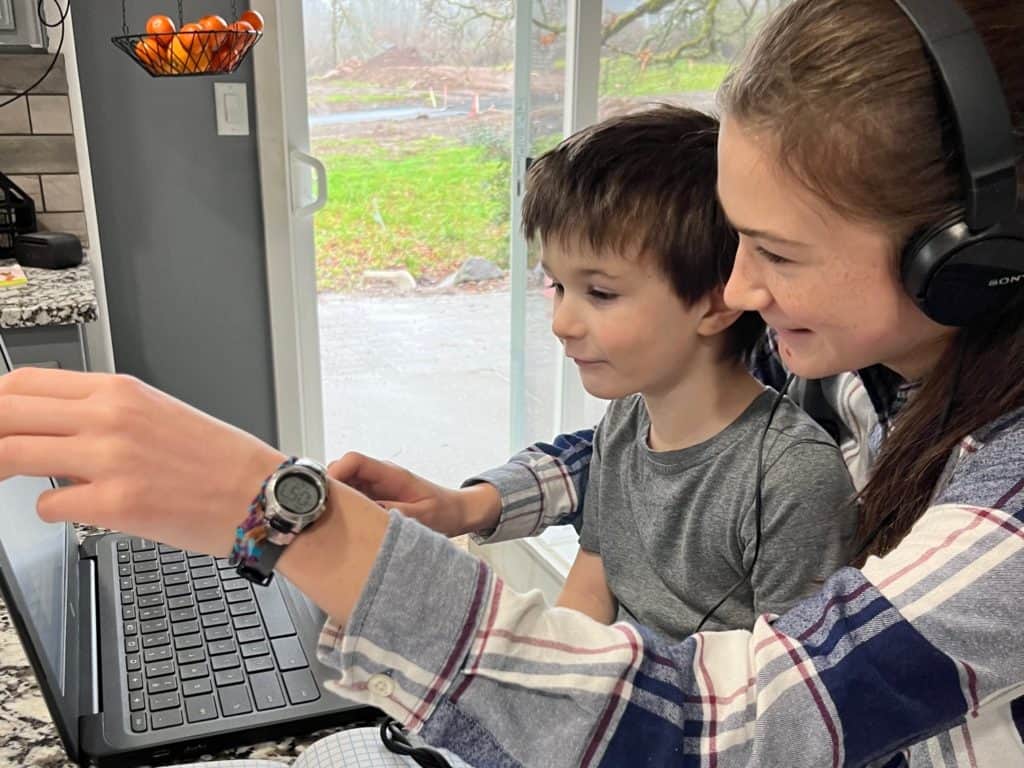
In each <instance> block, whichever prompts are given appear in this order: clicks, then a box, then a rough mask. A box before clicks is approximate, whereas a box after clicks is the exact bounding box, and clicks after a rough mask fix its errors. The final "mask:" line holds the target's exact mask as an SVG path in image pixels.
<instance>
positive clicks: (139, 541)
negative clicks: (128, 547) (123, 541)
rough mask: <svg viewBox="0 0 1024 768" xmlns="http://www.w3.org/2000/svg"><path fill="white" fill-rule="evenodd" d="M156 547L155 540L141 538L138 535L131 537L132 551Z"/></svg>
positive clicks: (142, 550)
mask: <svg viewBox="0 0 1024 768" xmlns="http://www.w3.org/2000/svg"><path fill="white" fill-rule="evenodd" d="M153 549H156V542H155V541H150V540H149V539H143V538H140V537H138V536H133V537H132V552H148V551H150V550H153Z"/></svg>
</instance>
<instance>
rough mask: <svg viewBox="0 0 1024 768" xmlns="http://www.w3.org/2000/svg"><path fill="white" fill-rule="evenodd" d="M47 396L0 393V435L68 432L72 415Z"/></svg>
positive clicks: (72, 419) (62, 433)
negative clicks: (1, 394) (4, 394)
mask: <svg viewBox="0 0 1024 768" xmlns="http://www.w3.org/2000/svg"><path fill="white" fill-rule="evenodd" d="M55 405H56V403H55V402H54V400H53V398H50V397H32V396H29V395H7V396H3V397H0V437H4V436H7V435H72V434H74V433H75V432H76V429H75V427H74V418H71V414H69V412H68V410H67V404H65V405H64V406H63V407H62V408H56V407H54V406H55Z"/></svg>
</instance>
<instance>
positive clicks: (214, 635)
mask: <svg viewBox="0 0 1024 768" xmlns="http://www.w3.org/2000/svg"><path fill="white" fill-rule="evenodd" d="M204 634H205V635H206V642H208V643H212V642H214V641H216V640H227V639H228V638H229V637H231V627H210V629H208V630H206V632H205V633H204Z"/></svg>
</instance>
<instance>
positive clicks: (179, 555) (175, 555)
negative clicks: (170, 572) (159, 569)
mask: <svg viewBox="0 0 1024 768" xmlns="http://www.w3.org/2000/svg"><path fill="white" fill-rule="evenodd" d="M183 562H185V553H184V552H167V553H165V554H162V555H160V563H161V564H165V563H183Z"/></svg>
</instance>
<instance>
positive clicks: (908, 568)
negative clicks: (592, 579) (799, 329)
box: [320, 358, 1024, 768]
mask: <svg viewBox="0 0 1024 768" xmlns="http://www.w3.org/2000/svg"><path fill="white" fill-rule="evenodd" d="M772 359H775V358H772ZM755 363H756V361H755ZM771 367H772V366H769V369H760V370H759V373H760V374H761V377H762V379H763V380H765V381H768V382H769V383H776V384H777V383H778V382H779V378H778V377H779V375H784V373H785V372H784V371H781V369H780V368H779V367H778V365H777V363H776V364H774V368H775V369H776V370H775V371H772V370H770V368H771ZM795 384H796V386H795V387H794V388H793V396H794V399H796V400H797V401H798V402H801V403H802V404H805V407H808V409H809V410H810V411H811V412H812V415H816V416H819V421H822V422H823V423H825V424H826V428H828V427H829V425H831V427H832V431H833V434H834V435H835V436H836V437H837V439H838V440H839V442H840V445H841V447H842V448H843V452H844V456H846V458H847V462H848V463H849V464H850V467H851V471H852V472H853V474H854V476H855V478H859V479H861V480H862V481H863V479H864V478H866V475H867V468H868V467H869V466H870V463H871V459H872V458H873V455H874V453H875V451H877V446H878V445H879V444H880V443H881V440H882V439H883V438H884V434H885V431H886V430H887V428H888V426H889V424H890V423H891V420H892V418H893V416H894V415H895V413H896V412H898V409H899V407H900V405H901V404H902V403H903V402H905V400H906V398H907V397H908V396H909V395H910V394H911V392H912V387H907V386H905V385H902V384H901V383H900V382H899V381H896V380H894V379H893V377H892V376H891V374H888V373H887V372H886V371H885V370H884V369H869V370H868V371H861V372H858V373H856V374H846V375H843V376H838V377H835V378H834V379H829V380H823V381H820V382H795ZM590 439H591V436H590V435H589V434H588V433H586V432H583V433H577V434H575V435H570V436H563V437H561V438H559V439H558V440H556V441H555V442H554V443H553V444H551V445H546V446H534V447H532V448H531V449H529V450H527V451H524V452H522V453H520V454H518V455H517V456H516V457H513V459H512V461H510V463H509V464H507V465H506V466H504V467H502V468H500V469H498V470H496V471H494V472H490V473H485V474H483V475H481V476H480V478H479V479H485V480H487V481H488V482H493V483H494V484H495V485H496V486H497V487H498V489H499V490H500V491H501V493H502V497H503V502H504V507H505V508H504V513H503V518H502V521H501V523H500V524H499V526H498V528H497V529H496V530H495V532H494V533H493V538H499V537H505V538H508V537H510V536H512V535H529V534H531V533H535V532H536V531H538V530H540V529H541V528H543V527H544V526H545V525H549V524H556V523H563V522H566V521H568V520H571V519H572V517H573V516H574V515H575V514H576V511H577V510H578V509H579V507H580V506H581V504H580V502H581V501H582V497H583V493H584V491H585V486H586V470H587V462H588V459H589V440H590ZM1022 577H1024V413H1014V414H1008V415H1007V416H1006V417H1004V418H1003V419H1001V420H1000V421H999V422H997V423H996V424H993V425H991V426H990V427H989V428H988V429H986V430H985V431H984V433H983V434H979V435H976V436H974V437H972V438H968V439H967V440H965V441H963V443H962V444H961V446H960V448H959V449H958V451H957V455H956V456H954V457H952V459H951V463H950V468H949V471H948V472H947V475H946V477H945V480H944V487H943V488H942V489H940V491H939V492H938V493H937V494H936V497H935V499H934V501H933V504H932V506H931V507H930V508H929V509H928V510H927V511H926V512H925V514H924V515H923V516H922V517H921V519H920V520H919V521H918V523H917V524H916V525H915V526H914V528H913V529H912V531H911V532H910V534H909V535H908V536H907V537H906V538H905V539H904V540H903V542H902V543H901V544H900V545H899V546H898V547H897V548H896V549H895V550H894V551H893V552H891V553H890V554H888V555H887V556H886V557H885V558H882V559H879V558H871V559H870V560H869V561H868V563H867V564H866V566H865V567H864V568H863V569H862V570H856V569H852V568H844V569H842V570H840V571H839V572H838V573H836V574H835V575H834V576H833V577H832V578H831V579H829V580H828V581H827V582H826V584H825V585H824V587H823V589H822V590H821V591H820V592H819V594H818V595H816V596H814V597H812V598H809V599H807V600H805V601H803V602H801V603H799V604H798V605H797V606H796V607H794V608H793V609H792V610H791V611H789V612H788V613H786V614H785V615H784V616H782V617H774V616H770V615H766V616H762V617H761V618H760V619H759V620H758V621H757V623H756V624H755V626H754V628H753V629H752V631H741V630H736V631H731V632H720V633H708V632H703V633H699V634H697V635H693V636H691V637H689V638H687V639H685V640H684V641H682V642H677V643H672V642H669V641H666V640H664V639H662V638H660V637H657V636H655V635H653V634H652V633H650V632H647V631H646V630H644V629H643V628H636V627H633V626H631V625H628V624H624V623H620V624H614V625H611V626H605V625H602V624H599V623H597V622H594V621H592V620H590V619H588V618H587V617H585V616H583V615H581V614H578V613H575V612H572V611H568V610H564V609H558V608H550V607H548V606H547V605H545V603H544V601H543V599H542V598H541V596H540V594H539V593H530V594H527V595H519V594H516V593H514V592H512V591H511V590H509V589H507V588H506V587H505V586H504V584H503V582H502V581H501V579H499V578H497V577H496V576H495V575H494V574H493V573H492V572H491V571H490V570H489V568H488V567H487V566H486V565H485V564H483V563H481V562H479V561H477V560H476V559H474V558H472V557H470V556H468V555H465V554H463V553H459V552H456V551H455V550H453V549H452V548H451V547H450V545H449V544H448V542H447V541H446V540H445V539H444V538H443V537H441V536H439V535H437V534H434V533H433V532H431V531H428V530H427V529H426V528H424V527H423V526H421V525H419V524H418V523H416V522H415V521H412V520H407V519H404V518H402V517H401V516H400V515H398V514H397V513H393V514H392V520H391V523H390V526H389V529H388V534H387V536H386V539H385V542H384V545H383V547H382V549H381V552H380V555H379V557H378V560H377V563H376V565H375V567H374V570H373V573H372V574H371V577H370V579H369V581H368V583H367V585H366V588H365V589H364V592H363V594H362V597H361V599H360V601H359V603H358V605H357V607H356V610H355V611H354V613H353V615H352V617H351V618H350V620H349V623H348V625H347V627H344V628H343V627H339V626H336V625H334V624H332V623H328V624H327V626H326V627H325V628H324V631H323V633H322V636H321V647H320V657H321V659H322V660H323V661H324V662H325V663H327V664H329V665H332V666H333V667H335V668H337V669H338V670H339V671H340V672H341V677H340V679H339V680H338V681H337V682H336V683H334V684H333V686H332V687H333V688H334V690H336V691H337V692H338V693H339V694H341V695H343V696H346V697H347V698H350V699H356V700H358V701H363V702H367V703H370V704H373V705H375V706H377V707H379V708H381V709H383V710H384V711H386V712H387V713H388V714H390V715H392V716H393V717H396V718H397V719H399V720H401V721H402V722H403V723H405V724H406V725H407V726H408V727H410V728H412V729H414V730H416V731H418V732H419V733H420V734H421V735H422V736H423V737H424V738H426V739H427V740H428V741H430V742H431V743H433V744H436V745H438V746H441V747H444V748H446V749H449V750H451V751H452V752H454V753H456V754H458V755H460V756H461V757H462V758H464V759H465V760H466V761H468V762H469V763H470V764H472V765H475V766H576V765H584V766H595V765H602V766H621V765H629V766H634V765H651V766H662V765H680V766H722V767H723V768H724V767H728V766H753V765H759V766H782V765H785V766H793V767H794V768H799V767H801V766H807V767H808V768H810V767H811V766H814V767H817V766H839V765H872V766H883V765H884V766H891V767H893V768H895V767H896V766H903V765H908V764H912V765H914V766H928V767H931V766H936V767H937V766H965V767H966V766H979V765H991V766H1008V765H1018V764H1024V743H1022V733H1024V698H1022V697H1024V643H1021V642H1020V638H1019V637H1017V635H1018V634H1019V632H1020V625H1021V620H1020V616H1021V598H1020V597H1019V595H1020V585H1021V583H1022ZM379 678H387V681H388V683H387V684H386V685H381V684H380V679H379ZM375 679H377V680H376V684H374V682H373V681H374V680H375Z"/></svg>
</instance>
